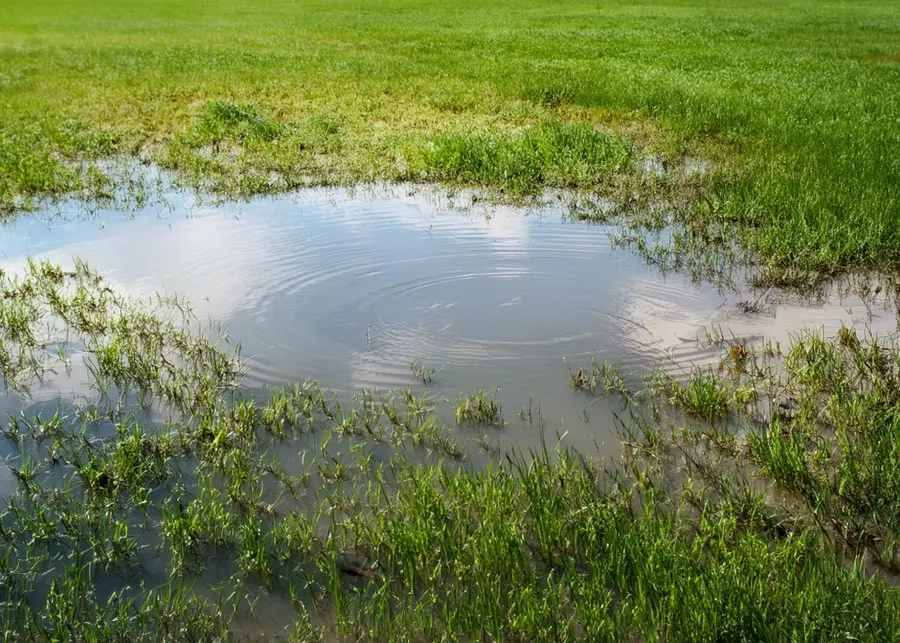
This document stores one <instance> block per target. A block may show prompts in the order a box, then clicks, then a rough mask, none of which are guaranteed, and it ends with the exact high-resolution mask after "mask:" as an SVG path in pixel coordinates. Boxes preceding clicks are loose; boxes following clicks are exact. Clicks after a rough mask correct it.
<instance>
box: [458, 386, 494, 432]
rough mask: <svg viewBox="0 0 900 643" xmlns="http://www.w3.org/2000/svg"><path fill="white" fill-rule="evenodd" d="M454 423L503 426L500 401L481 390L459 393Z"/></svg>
mask: <svg viewBox="0 0 900 643" xmlns="http://www.w3.org/2000/svg"><path fill="white" fill-rule="evenodd" d="M456 423H457V424H468V425H471V426H496V427H499V426H503V414H502V410H501V407H500V403H499V402H497V401H496V400H494V399H493V398H492V397H490V396H488V394H487V393H485V392H484V391H483V390H479V391H478V392H476V393H473V394H472V395H460V396H459V399H457V401H456Z"/></svg>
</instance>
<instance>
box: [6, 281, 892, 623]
mask: <svg viewBox="0 0 900 643" xmlns="http://www.w3.org/2000/svg"><path fill="white" fill-rule="evenodd" d="M0 331H2V332H0V370H2V374H3V376H4V381H5V382H6V383H7V384H10V385H12V384H15V386H16V388H18V389H20V390H24V389H27V388H28V386H29V385H33V384H34V383H36V382H38V381H39V380H40V377H41V375H42V374H44V373H46V372H48V369H51V368H57V369H60V368H61V365H63V364H68V365H69V366H72V365H73V364H74V363H75V362H78V361H80V360H81V359H85V360H86V363H87V364H88V366H89V367H88V369H87V373H88V375H89V377H90V379H91V381H92V382H93V385H94V389H93V390H95V391H96V392H97V394H95V395H91V396H90V397H89V399H88V400H84V401H82V402H81V403H79V404H77V405H71V404H68V403H64V404H63V405H62V406H61V407H60V408H59V409H55V408H51V409H45V410H44V411H43V412H35V413H31V412H30V413H27V414H20V415H18V416H13V417H11V418H9V419H8V420H5V421H4V423H3V426H2V434H3V441H4V444H3V449H4V454H5V456H6V458H7V463H8V466H9V471H10V472H11V474H12V476H13V478H14V483H13V486H12V488H10V489H9V490H8V491H6V492H5V493H6V495H5V497H4V501H3V508H2V510H0V573H2V575H3V579H4V582H3V584H2V586H0V629H2V630H3V631H4V633H5V635H6V636H7V638H11V639H12V640H15V639H16V638H17V637H18V638H21V639H26V640H28V639H33V638H40V639H53V640H57V639H76V640H142V639H155V638H158V637H159V636H160V635H161V636H163V637H171V638H175V639H190V640H216V639H221V638H231V637H237V638H241V637H250V638H252V637H255V636H260V635H262V636H264V637H271V636H282V637H284V638H286V639H287V638H290V639H292V640H302V641H310V640H322V639H326V638H327V639H336V638H344V639H347V640H358V639H365V640H385V641H396V640H423V639H426V640H438V639H440V640H471V639H472V638H485V639H493V640H574V639H576V638H579V637H587V638H589V639H591V640H623V639H631V638H646V639H652V640H661V639H662V640H722V639H727V640H744V641H756V640H810V641H813V640H834V639H836V638H851V639H854V640H870V641H876V640H893V639H895V638H896V637H897V635H898V633H900V620H898V615H900V609H898V608H900V592H898V590H897V589H896V587H895V586H894V585H893V584H892V582H890V581H891V580H892V579H893V575H892V574H893V572H894V571H895V570H896V568H897V560H898V542H900V540H898V538H900V522H898V520H897V515H898V511H897V497H898V495H897V489H896V487H897V481H896V478H897V476H896V473H895V472H894V469H895V467H893V466H892V464H893V462H895V460H896V455H895V450H896V442H897V440H896V432H897V428H896V427H897V426H898V422H897V410H896V409H897V408H900V352H898V351H897V350H896V349H895V347H894V346H893V345H889V344H886V343H885V342H883V341H882V342H878V341H874V340H866V339H865V338H860V337H858V336H857V335H856V334H855V333H853V332H852V331H850V330H846V329H845V330H843V331H841V333H839V335H838V336H837V337H835V338H823V337H820V336H817V335H809V336H806V337H802V338H798V340H797V342H796V344H795V345H794V346H792V347H790V349H789V350H788V351H787V352H786V353H785V354H782V352H781V350H780V347H777V346H764V347H763V346H761V347H753V346H749V345H739V344H734V345H730V344H728V343H727V342H725V341H723V340H722V338H721V337H720V336H716V335H712V336H711V339H712V341H715V342H716V343H717V344H718V345H719V346H720V347H721V349H722V363H721V365H720V367H719V368H715V369H709V370H706V371H702V372H700V371H698V372H697V373H696V374H694V375H693V376H692V377H690V378H687V379H684V380H681V381H676V380H672V379H671V378H669V377H666V376H665V375H662V374H654V375H651V376H649V377H648V379H647V386H646V387H645V388H644V389H642V390H640V391H629V390H628V389H627V388H625V386H624V382H623V381H622V378H621V376H620V375H619V372H618V369H616V368H615V367H614V366H611V365H609V364H605V363H604V364H591V365H587V366H585V367H583V368H581V369H579V370H578V371H577V372H575V373H573V375H572V385H573V386H574V387H575V388H576V389H578V390H579V391H580V392H581V393H580V394H584V395H604V394H610V395H619V396H621V397H622V398H623V399H624V400H626V401H628V402H629V404H631V405H632V406H631V408H632V409H634V410H635V412H636V413H637V414H636V415H635V416H634V418H633V420H632V421H631V422H629V423H628V424H626V425H625V426H623V433H622V435H623V440H624V446H623V454H622V458H621V460H619V461H617V462H616V463H609V462H596V461H593V460H592V459H590V458H585V457H583V456H582V455H579V454H576V453H573V452H569V451H565V450H560V449H554V448H553V447H552V444H551V446H550V447H548V448H546V449H544V450H540V451H538V452H536V453H527V454H523V453H517V452H516V451H515V450H513V449H507V450H506V452H507V454H508V455H506V456H505V457H504V456H502V455H501V454H499V453H498V454H495V455H494V456H493V457H492V459H491V460H490V462H489V464H488V465H487V466H484V465H482V466H476V465H475V463H474V460H473V459H472V458H471V456H472V454H473V453H474V450H475V449H478V448H479V446H478V441H477V440H476V438H475V436H477V435H478V434H479V431H481V430H484V429H487V428H490V427H497V426H502V425H503V423H504V421H505V420H504V416H503V410H502V408H501V406H500V401H498V400H495V399H493V398H491V397H489V396H486V395H485V394H484V393H483V392H476V393H474V394H473V395H470V396H466V395H461V396H460V398H459V400H458V401H457V408H456V422H457V424H458V425H459V426H458V427H450V426H447V425H445V424H444V423H443V422H442V421H441V419H440V417H441V415H440V414H439V410H440V409H439V408H437V407H436V406H435V403H434V402H433V401H432V400H431V399H430V396H429V394H428V391H427V389H426V390H425V391H424V392H420V393H416V392H413V391H412V390H407V391H398V392H395V393H385V394H379V393H376V392H374V391H370V390H364V391H361V392H360V393H359V394H358V395H357V396H356V397H355V398H354V399H353V400H352V402H349V403H348V402H347V401H344V403H341V402H340V401H339V400H338V399H337V398H335V397H334V396H332V395H330V394H329V393H328V392H327V391H324V390H322V389H321V388H320V387H319V386H318V385H316V384H315V383H314V382H303V383H300V384H297V385H295V386H288V387H285V388H284V389H280V390H275V391H271V392H270V393H269V395H268V397H267V398H266V399H258V398H254V397H253V396H251V395H250V394H249V392H247V391H243V390H242V389H241V388H240V387H239V385H240V379H239V373H240V370H241V369H240V363H239V360H238V359H237V354H236V353H235V351H234V350H232V349H229V348H228V346H227V344H226V343H224V340H223V339H222V338H221V337H220V336H219V334H218V333H216V332H213V331H214V329H209V328H204V327H201V326H199V325H197V323H196V322H195V321H194V320H193V318H192V317H191V315H190V312H189V307H188V306H187V303H186V302H184V301H180V300H173V299H171V298H160V299H159V300H158V301H156V302H155V303H152V305H151V304H148V303H147V302H143V303H140V302H136V301H134V300H131V299H129V298H127V297H125V296H122V295H120V294H118V293H116V292H115V291H114V290H113V289H111V288H109V287H108V286H107V285H106V284H105V283H104V280H103V279H102V278H100V277H99V276H98V275H97V274H96V273H94V272H93V271H91V269H90V268H89V267H88V266H85V265H79V266H77V268H76V270H75V271H73V272H68V273H67V272H64V271H63V270H61V269H60V268H59V267H57V266H54V265H52V264H49V263H32V264H30V265H29V267H28V269H27V271H26V272H25V273H24V274H22V275H18V276H13V275H2V276H0ZM51 337H65V338H66V341H65V342H60V341H52V340H51ZM429 376H430V371H429V370H428V368H427V367H426V366H424V365H422V364H413V365H412V366H411V375H410V377H411V378H416V379H418V380H420V381H421V382H422V383H423V384H426V385H427V383H428V381H429ZM151 408H152V409H155V412H156V417H157V419H156V420H154V421H151V420H150V417H151V416H149V415H148V414H146V413H145V412H142V409H151ZM160 411H164V413H162V417H166V418H168V419H166V420H161V419H159V418H160ZM761 482H764V483H767V484H768V485H769V486H764V485H762V484H761Z"/></svg>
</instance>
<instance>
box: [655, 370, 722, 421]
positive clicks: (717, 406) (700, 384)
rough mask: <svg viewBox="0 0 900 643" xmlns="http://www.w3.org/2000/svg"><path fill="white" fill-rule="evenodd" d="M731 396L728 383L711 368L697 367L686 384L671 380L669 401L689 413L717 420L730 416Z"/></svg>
mask: <svg viewBox="0 0 900 643" xmlns="http://www.w3.org/2000/svg"><path fill="white" fill-rule="evenodd" d="M730 398H731V396H730V394H729V391H728V387H727V385H726V384H725V383H724V382H723V381H722V379H721V378H719V377H718V376H716V374H715V373H713V372H712V371H711V370H706V371H704V370H702V369H697V370H696V371H695V372H694V373H693V374H692V375H691V377H690V379H689V380H688V382H687V384H686V385H682V384H680V383H678V382H676V381H672V382H671V394H670V397H669V403H670V404H672V405H673V406H676V407H678V408H680V409H682V410H683V411H684V412H685V413H687V414H688V415H690V416H692V417H695V418H698V419H700V420H705V421H707V422H717V421H720V420H723V419H725V418H726V417H728V401H729V399H730Z"/></svg>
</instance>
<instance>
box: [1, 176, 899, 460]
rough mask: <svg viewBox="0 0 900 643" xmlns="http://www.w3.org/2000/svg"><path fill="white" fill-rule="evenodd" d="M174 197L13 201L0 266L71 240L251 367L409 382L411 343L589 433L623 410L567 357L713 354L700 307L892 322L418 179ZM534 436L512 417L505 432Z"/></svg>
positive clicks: (433, 360)
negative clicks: (228, 200) (203, 200)
mask: <svg viewBox="0 0 900 643" xmlns="http://www.w3.org/2000/svg"><path fill="white" fill-rule="evenodd" d="M170 201H171V202H172V203H173V204H174V206H173V207H172V208H171V209H166V210H165V211H159V212H157V211H155V210H153V211H146V212H143V213H140V214H139V215H138V216H136V217H128V218H124V217H123V216H122V215H121V214H117V213H113V212H110V213H105V214H101V215H100V216H99V217H96V218H89V219H86V220H84V219H82V220H79V219H70V220H57V219H54V220H51V221H50V222H49V223H48V221H47V220H46V219H40V218H23V219H22V220H21V221H20V222H18V223H16V224H13V225H10V226H7V227H5V228H2V229H0V265H2V266H3V268H4V269H6V270H12V271H15V270H17V269H20V268H21V267H22V266H23V265H24V262H25V258H26V257H27V256H28V255H33V256H38V257H42V258H48V259H51V260H53V261H55V262H60V263H63V264H66V265H69V264H71V263H72V261H73V258H75V257H80V258H83V259H86V260H87V261H88V262H89V263H90V264H91V265H92V266H93V267H95V268H96V269H98V270H99V271H101V272H102V273H104V274H105V275H106V276H107V278H108V279H109V280H110V281H111V282H113V283H114V284H115V285H116V286H117V287H118V288H120V289H122V290H124V291H126V292H129V293H132V294H134V295H139V296H146V295H152V294H153V293H155V292H157V291H160V290H164V291H167V292H170V293H172V292H175V293H178V294H179V295H182V296H185V297H186V298H187V299H188V300H189V301H191V302H192V303H193V304H194V308H195V312H196V313H197V314H198V316H200V317H201V318H206V317H209V318H211V319H213V320H217V321H221V322H223V323H224V325H225V327H226V328H227V330H228V331H229V332H230V334H231V336H232V338H233V339H234V340H236V341H237V342H239V343H240V344H242V346H243V354H244V357H245V358H246V359H248V365H249V372H248V378H247V382H248V384H249V385H250V386H260V387H261V386H267V385H279V384H282V383H284V382H288V381H295V380H299V379H302V378H305V377H312V378H315V379H317V380H319V381H320V382H321V383H322V384H323V385H325V386H327V387H329V388H333V389H335V390H337V391H338V392H341V393H345V394H347V393H351V392H355V391H358V390H359V389H360V388H362V387H378V388H380V389H385V388H397V387H403V388H405V387H407V386H411V385H415V379H414V377H413V375H412V373H411V372H410V368H409V363H410V362H412V361H417V362H422V363H424V364H426V365H428V366H430V367H433V368H435V369H437V373H436V376H435V380H434V382H433V384H432V386H433V388H434V389H435V390H436V392H437V395H438V396H446V397H449V398H455V396H456V394H457V393H459V392H471V391H473V390H477V389H479V388H485V389H490V388H495V387H500V391H499V393H498V395H499V399H500V401H501V402H502V403H503V405H504V409H505V414H506V416H507V418H512V417H513V416H514V415H515V414H516V412H517V411H518V409H519V408H521V407H523V406H527V405H528V403H529V400H531V398H532V397H533V398H534V401H535V402H536V403H539V404H540V406H541V409H542V412H543V414H544V416H546V418H547V421H548V425H549V427H550V429H551V430H553V431H556V430H557V429H558V430H559V431H560V432H567V434H566V441H567V442H568V443H570V444H572V445H573V446H577V447H580V448H590V449H593V446H594V444H595V443H603V442H607V443H608V444H609V445H610V447H611V448H612V447H614V439H613V436H614V432H613V430H612V426H613V423H612V417H613V414H614V413H616V412H619V411H621V410H622V407H621V404H620V403H619V401H618V400H616V399H614V398H609V399H602V400H588V399H587V398H585V397H584V396H582V395H579V394H577V393H575V392H573V391H572V390H571V388H570V387H569V385H568V380H567V375H568V371H569V367H570V365H572V367H573V368H577V366H578V365H580V364H584V363H586V362H588V361H589V360H590V358H591V356H594V357H595V358H596V359H597V360H610V361H616V362H620V363H621V365H622V371H623V373H625V374H631V383H633V384H637V383H638V380H639V377H640V376H641V375H643V374H646V373H647V372H648V371H649V370H650V369H651V368H653V367H657V366H662V367H664V368H672V369H674V368H679V366H678V364H681V365H683V364H685V363H687V362H703V361H706V360H710V359H712V358H713V357H712V355H711V354H710V353H709V352H708V351H706V350H704V349H702V348H700V347H699V346H698V344H697V341H696V340H697V335H698V333H700V332H701V331H702V330H703V329H704V328H705V327H707V326H708V325H709V324H711V323H720V324H722V325H723V327H724V328H725V329H726V334H728V333H729V332H730V333H734V334H735V335H737V336H748V337H757V336H765V337H772V338H773V339H776V340H779V341H781V342H782V343H786V342H787V341H788V334H789V333H790V332H791V331H794V330H797V329H799V328H802V327H824V328H825V329H826V330H828V331H830V332H834V331H835V330H836V329H837V328H838V327H839V326H840V324H841V323H848V324H849V323H852V324H854V325H856V326H857V327H861V328H862V327H872V328H874V329H875V330H887V329H893V328H894V316H893V315H892V314H887V313H884V312H881V313H879V312H878V311H877V310H875V311H871V310H869V309H867V308H866V307H864V306H862V305H861V303H860V302H858V301H837V300H834V301H828V302H826V303H824V304H821V305H816V306H810V305H805V304H803V303H802V302H785V301H781V302H777V301H776V303H774V304H773V305H771V306H769V307H768V308H767V309H766V310H765V312H763V313H744V312H741V311H740V309H739V307H738V306H737V303H738V302H740V301H742V300H744V299H746V298H747V297H748V294H747V293H735V294H731V295H722V294H720V293H717V292H716V291H715V289H713V288H711V287H709V286H698V285H696V284H693V283H691V281H690V280H689V279H687V278H686V277H683V276H679V275H674V276H672V275H669V276H666V277H663V276H661V275H660V274H658V273H657V272H655V271H654V270H652V269H650V268H648V267H646V266H645V265H644V264H643V263H642V262H641V261H640V260H639V259H637V258H636V257H635V256H634V255H632V254H631V253H630V252H628V251H627V250H622V249H617V250H614V249H612V248H611V245H610V240H609V232H610V231H609V230H608V229H607V228H604V227H601V226H588V225H585V224H580V223H566V222H564V221H563V219H562V217H561V215H560V213H559V212H556V211H554V210H552V209H547V210H546V211H545V212H543V213H531V214H529V215H528V216H524V215H523V213H522V212H520V211H518V210H515V209H512V208H505V207H498V208H491V209H489V210H486V211H485V212H480V213H477V214H473V213H469V214H461V213H459V212H454V211H450V210H447V209H445V208H441V207H438V206H435V205H434V204H433V203H432V201H431V200H429V198H428V197H426V196H418V197H410V196H398V195H397V194H382V195H380V196H377V197H372V196H357V195H353V194H351V193H348V192H346V191H321V190H318V191H306V192H302V193H299V194H297V195H294V196H293V197H283V198H277V199H258V200H254V201H252V202H250V203H245V204H240V205H236V204H229V205H224V206H219V207H197V206H196V205H195V204H193V203H192V201H191V200H190V199H189V198H188V197H184V196H179V195H177V194H176V195H172V196H171V198H170ZM749 296H751V297H756V296H758V294H755V293H751V294H750V295H749ZM772 297H773V295H772V294H771V293H770V294H769V295H768V298H769V299H772ZM85 380H86V377H85V373H83V372H80V371H79V369H78V366H77V364H76V366H75V369H74V370H73V372H72V373H71V374H69V375H66V374H59V375H58V376H57V377H55V378H50V379H49V380H48V382H47V383H46V384H45V386H44V387H43V389H38V390H36V391H35V396H36V398H37V399H45V400H46V399H48V398H54V397H55V396H57V395H58V394H60V393H62V394H63V395H68V394H70V393H73V392H74V393H78V394H80V393H84V392H85V391H84V390H83V388H82V387H83V385H84V384H83V383H84V381H85ZM6 404H7V405H14V404H15V402H13V401H7V402H6ZM534 438H535V436H534V432H533V431H532V432H531V433H529V432H528V430H527V429H524V428H523V429H521V430H517V429H516V428H515V427H510V430H509V439H510V440H512V441H514V442H518V443H522V444H523V446H528V445H529V444H528V443H529V442H531V441H533V440H534Z"/></svg>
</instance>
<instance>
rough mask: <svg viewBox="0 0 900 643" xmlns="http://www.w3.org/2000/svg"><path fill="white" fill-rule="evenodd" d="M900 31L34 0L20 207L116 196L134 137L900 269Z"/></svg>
mask: <svg viewBox="0 0 900 643" xmlns="http://www.w3.org/2000/svg"><path fill="white" fill-rule="evenodd" d="M898 35H900V16H898V14H897V12H896V11H895V8H894V5H893V3H892V2H889V1H887V0H868V1H865V2H854V3H838V2H821V1H818V0H816V1H814V0H795V1H792V2H783V3H772V2H767V1H763V0H754V1H752V2H743V3H740V4H734V3H729V2H723V1H720V0H698V1H697V2H694V3H691V4H685V3H683V2H674V1H666V0H657V1H656V2H640V3H631V2H622V1H621V0H617V1H608V2H603V3H597V2H586V1H583V0H566V1H565V2H562V3H554V4H552V5H548V4H547V3H539V2H534V1H533V0H519V1H516V2H508V1H507V2H495V3H491V4H488V5H485V4H483V3H476V2H463V3H454V4H453V6H452V7H449V6H448V7H443V6H437V5H434V4H433V3H422V2H416V1H415V0H386V1H384V2H379V3H376V4H371V3H369V4H366V3H362V2H359V0H341V1H339V2H327V3H325V2H306V3H303V4H301V5H298V4H296V3H293V2H284V1H281V0H272V1H269V2H265V3H255V4H253V5H252V6H247V5H246V4H242V3H237V2H231V1H226V2H222V3H218V4H217V5H216V6H215V7H212V6H209V5H206V4H203V3H199V2H187V3H183V2H177V3H176V2H172V1H170V0H158V1H154V2H151V3H139V2H134V1H131V0H129V1H126V2H109V1H106V0H102V1H100V2H94V3H88V4H84V3H72V2H67V1H66V0H38V1H37V2H34V3H28V4H27V5H15V6H10V7H7V8H6V10H5V11H4V12H3V15H2V17H0V96H2V100H0V142H2V145H0V208H2V209H3V210H4V211H6V212H12V211H16V210H19V209H21V208H27V207H30V206H33V205H34V204H35V199H40V198H42V197H48V196H49V197H61V196H66V195H76V196H80V197H82V198H87V199H99V200H104V199H108V198H109V197H110V196H112V194H113V187H114V186H120V185H121V184H122V183H123V182H125V181H126V179H125V178H123V177H121V176H116V175H115V174H114V173H113V172H112V171H111V170H110V169H109V167H108V166H106V165H100V164H98V162H99V161H100V160H102V159H106V158H108V157H109V156H110V155H119V156H120V157H130V156H134V155H138V156H140V157H141V158H145V159H149V160H154V161H156V162H157V163H159V164H161V165H163V166H164V167H167V168H170V169H172V170H174V171H176V173H177V174H178V175H179V176H180V177H181V178H182V180H183V181H184V182H185V183H187V184H188V185H192V186H194V187H200V188H204V189H207V190H212V191H216V192H220V193H223V194H226V195H246V194H251V193H259V192H277V191H281V190H286V189H291V188H293V187H296V186H298V185H305V184H308V183H323V182H324V183H332V182H348V183H353V182H357V181H367V180H371V179H386V180H411V181H435V180H436V181H447V182H450V183H471V184H475V185H485V186H488V187H490V188H492V189H502V190H504V191H505V192H506V193H507V194H509V195H510V196H517V195H518V196H521V195H526V194H534V193H535V192H537V191H539V190H540V189H542V188H544V187H547V186H551V187H558V186H569V187H576V188H578V189H581V190H587V191H600V192H602V193H604V194H607V193H608V194H612V195H614V196H616V197H618V198H620V199H625V200H628V199H629V198H630V197H631V196H632V195H634V194H635V193H638V192H642V193H643V194H644V196H643V197H642V199H643V200H644V201H646V200H648V199H649V200H650V201H653V200H654V199H656V200H659V199H662V200H664V201H667V202H670V203H671V204H672V205H673V208H672V212H671V213H670V214H671V217H670V218H669V219H667V222H668V223H669V224H671V223H676V224H677V225H676V228H678V229H679V230H680V231H681V235H682V236H681V238H682V240H687V242H689V245H702V246H706V247H707V248H716V247H717V246H722V245H728V246H731V245H733V244H734V243H737V244H738V245H739V247H740V248H742V249H743V251H744V252H747V253H748V254H749V256H750V257H751V258H752V259H754V260H755V261H756V263H757V264H758V265H759V266H760V267H761V268H762V271H763V272H762V274H761V278H762V279H765V280H767V281H769V282H774V283H802V282H805V281H808V280H809V279H811V278H816V277H819V278H820V277H822V276H828V275H833V274H837V273H841V272H845V271H848V270H858V269H878V270H887V271H896V269H897V267H898V265H900V233H898V226H897V225H896V221H897V220H898V217H900V199H898V197H897V190H896V185H897V182H898V180H900V157H898V155H897V154H896V149H897V148H898V147H900V124H898V121H897V118H896V104H895V103H896V96H897V94H898V90H900V64H898V63H897V59H898V55H900V52H898V46H897V42H898ZM626 150H630V154H631V156H629V153H627V152H626ZM648 156H649V157H655V158H658V159H661V160H662V161H664V166H665V167H666V168H668V170H666V171H665V172H664V173H663V176H662V177H656V176H654V175H652V174H651V175H647V174H646V173H645V172H643V170H642V169H641V167H642V161H640V160H639V159H642V158H646V157H648ZM694 159H699V160H701V161H703V162H705V163H706V167H707V168H708V169H707V171H706V172H701V173H697V172H693V173H692V172H691V170H690V168H691V167H693V166H694V165H695V164H694ZM656 223H658V222H656Z"/></svg>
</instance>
